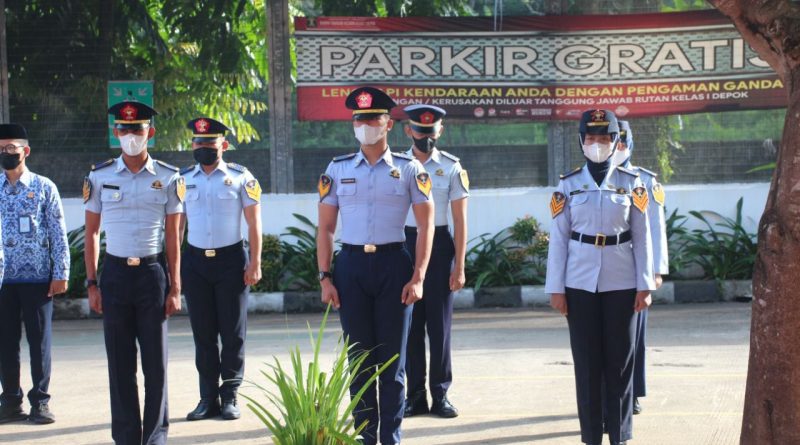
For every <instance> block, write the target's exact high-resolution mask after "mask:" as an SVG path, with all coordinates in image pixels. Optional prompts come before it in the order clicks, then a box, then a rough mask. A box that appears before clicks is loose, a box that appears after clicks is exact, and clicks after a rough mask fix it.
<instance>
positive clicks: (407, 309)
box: [333, 248, 413, 445]
mask: <svg viewBox="0 0 800 445" xmlns="http://www.w3.org/2000/svg"><path fill="white" fill-rule="evenodd" d="M333 273H334V277H333V282H334V284H335V286H336V290H337V291H338V293H339V299H340V301H341V307H340V309H339V317H340V319H341V322H342V329H343V330H344V334H345V335H346V336H347V337H348V338H349V340H350V344H351V345H352V344H354V345H356V346H355V348H354V352H355V353H358V352H362V351H368V352H369V355H368V358H367V360H366V362H365V364H364V368H363V369H361V370H360V373H359V374H358V376H357V377H356V378H355V380H354V381H353V384H352V385H351V386H350V394H351V395H354V394H355V393H356V392H358V391H359V390H360V389H361V388H362V387H363V386H364V384H365V382H366V380H367V379H368V378H369V377H370V376H371V375H372V374H373V373H374V372H375V371H376V369H377V367H378V366H380V365H381V364H383V363H385V362H387V361H388V360H389V359H391V358H392V357H393V356H394V355H395V354H397V355H398V359H397V360H395V361H394V362H393V363H392V364H391V365H390V366H389V367H388V368H387V369H386V370H385V371H384V372H383V373H382V374H381V375H380V377H379V378H378V385H377V386H378V388H377V391H376V387H375V384H372V385H370V387H369V389H368V390H367V391H366V392H365V393H364V395H363V396H362V398H361V401H360V402H359V404H358V405H357V406H356V410H355V413H354V417H355V422H356V425H360V424H361V423H362V422H364V421H367V422H368V423H367V427H366V429H365V430H364V431H363V432H362V435H363V436H364V444H365V445H374V444H376V443H377V439H378V426H379V425H380V441H381V443H382V444H384V445H389V444H396V443H400V435H401V434H400V424H401V422H402V421H403V409H404V406H405V361H406V340H407V338H408V328H409V325H410V323H411V311H412V309H413V305H412V306H406V305H404V304H403V303H402V302H401V301H400V299H401V296H402V291H403V286H405V285H406V283H408V281H409V280H410V279H411V275H412V273H413V264H412V262H411V256H410V255H409V253H408V252H407V251H406V249H405V248H402V249H398V250H387V251H378V252H375V253H365V252H363V251H357V250H348V249H342V250H341V251H340V252H339V253H338V254H337V255H336V260H335V268H334V272H333ZM379 394H380V397H378V395H379Z"/></svg>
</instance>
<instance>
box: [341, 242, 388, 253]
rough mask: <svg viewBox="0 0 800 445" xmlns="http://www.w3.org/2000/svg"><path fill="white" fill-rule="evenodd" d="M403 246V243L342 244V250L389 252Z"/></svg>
mask: <svg viewBox="0 0 800 445" xmlns="http://www.w3.org/2000/svg"><path fill="white" fill-rule="evenodd" d="M402 248H403V243H389V244H342V250H349V251H351V252H364V253H375V252H387V251H389V250H400V249H402Z"/></svg>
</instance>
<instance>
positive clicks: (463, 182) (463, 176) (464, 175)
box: [458, 170, 469, 193]
mask: <svg viewBox="0 0 800 445" xmlns="http://www.w3.org/2000/svg"><path fill="white" fill-rule="evenodd" d="M458 176H459V178H460V179H461V187H464V191H465V192H467V193H469V175H468V174H467V171H466V170H461V173H459V174H458Z"/></svg>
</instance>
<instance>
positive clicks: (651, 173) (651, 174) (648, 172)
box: [636, 167, 658, 178]
mask: <svg viewBox="0 0 800 445" xmlns="http://www.w3.org/2000/svg"><path fill="white" fill-rule="evenodd" d="M636 168H638V169H639V170H640V171H643V172H645V173H647V174H648V175H650V176H652V177H654V178H657V177H658V173H656V172H652V171H650V170H648V169H646V168H644V167H636Z"/></svg>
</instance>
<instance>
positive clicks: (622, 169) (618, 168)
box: [617, 165, 639, 176]
mask: <svg viewBox="0 0 800 445" xmlns="http://www.w3.org/2000/svg"><path fill="white" fill-rule="evenodd" d="M617 170H619V171H621V172H623V173H627V174H629V175H631V176H639V173H636V172H635V171H633V170H631V169H628V168H625V167H623V166H621V165H619V166H617Z"/></svg>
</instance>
